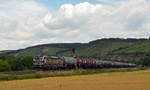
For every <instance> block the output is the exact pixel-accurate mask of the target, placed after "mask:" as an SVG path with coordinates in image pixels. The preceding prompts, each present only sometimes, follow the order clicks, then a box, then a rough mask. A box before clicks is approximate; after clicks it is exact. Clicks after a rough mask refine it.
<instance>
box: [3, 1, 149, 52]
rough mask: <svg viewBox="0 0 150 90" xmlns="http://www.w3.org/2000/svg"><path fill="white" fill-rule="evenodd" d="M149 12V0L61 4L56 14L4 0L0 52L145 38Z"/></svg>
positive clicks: (30, 3) (34, 5)
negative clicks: (103, 3) (103, 39)
mask: <svg viewBox="0 0 150 90" xmlns="http://www.w3.org/2000/svg"><path fill="white" fill-rule="evenodd" d="M106 1H108V0H106ZM111 1H112V0H111ZM149 10H150V1H149V0H126V1H123V2H119V3H118V4H117V5H101V4H96V5H93V4H90V3H88V2H85V3H79V4H76V5H72V4H64V5H62V6H61V7H60V9H59V10H57V11H56V12H55V13H51V12H50V11H49V10H48V9H47V8H46V7H45V6H43V5H42V4H39V3H37V2H35V1H32V0H6V1H3V2H2V3H1V4H0V27H1V28H0V36H1V38H0V50H4V49H17V48H24V47H27V46H30V45H36V44H42V43H57V42H88V41H90V40H93V39H98V38H104V37H121V38H127V37H137V38H143V37H144V38H147V37H149V36H150V31H149V29H150V12H149Z"/></svg>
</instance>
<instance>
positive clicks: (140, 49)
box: [113, 40, 150, 55]
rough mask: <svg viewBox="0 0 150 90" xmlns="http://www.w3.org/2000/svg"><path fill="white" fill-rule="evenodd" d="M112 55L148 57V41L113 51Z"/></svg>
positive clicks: (149, 50) (149, 42)
mask: <svg viewBox="0 0 150 90" xmlns="http://www.w3.org/2000/svg"><path fill="white" fill-rule="evenodd" d="M113 53H114V54H134V53H136V54H147V55H150V40H147V41H145V42H139V43H136V44H134V45H132V46H130V47H126V48H121V49H118V50H115V51H113Z"/></svg>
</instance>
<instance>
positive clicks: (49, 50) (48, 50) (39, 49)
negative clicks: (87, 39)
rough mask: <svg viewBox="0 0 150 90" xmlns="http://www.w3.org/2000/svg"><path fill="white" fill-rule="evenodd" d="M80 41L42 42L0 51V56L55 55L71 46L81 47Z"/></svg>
mask: <svg viewBox="0 0 150 90" xmlns="http://www.w3.org/2000/svg"><path fill="white" fill-rule="evenodd" d="M82 45H84V44H81V43H57V44H43V45H37V46H32V47H28V48H25V49H19V50H13V51H7V52H6V51H1V53H0V56H8V55H15V56H17V57H24V56H36V55H41V54H42V55H57V53H58V52H64V51H67V50H71V49H72V48H78V47H81V46H82Z"/></svg>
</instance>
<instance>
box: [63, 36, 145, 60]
mask: <svg viewBox="0 0 150 90" xmlns="http://www.w3.org/2000/svg"><path fill="white" fill-rule="evenodd" d="M144 41H147V40H146V39H119V38H109V39H99V40H95V41H91V42H89V43H88V44H86V45H84V46H82V47H79V48H77V50H76V55H77V56H86V57H99V58H103V57H105V56H106V55H108V54H109V53H113V51H114V50H118V49H121V48H127V47H130V46H132V45H134V44H136V43H140V42H144ZM60 54H61V55H64V56H71V51H67V52H64V53H60Z"/></svg>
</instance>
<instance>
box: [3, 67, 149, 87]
mask: <svg viewBox="0 0 150 90" xmlns="http://www.w3.org/2000/svg"><path fill="white" fill-rule="evenodd" d="M0 90H150V70H143V71H135V72H113V73H103V74H94V75H81V76H67V77H49V78H43V79H26V80H14V81H0Z"/></svg>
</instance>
